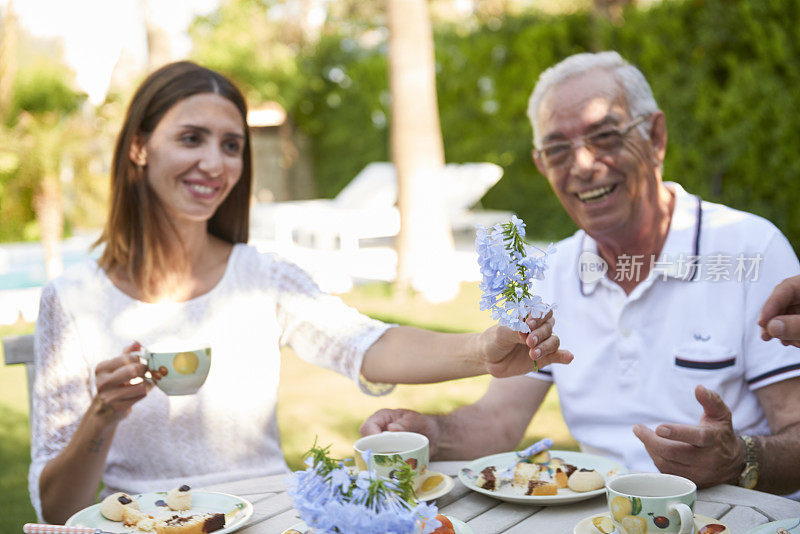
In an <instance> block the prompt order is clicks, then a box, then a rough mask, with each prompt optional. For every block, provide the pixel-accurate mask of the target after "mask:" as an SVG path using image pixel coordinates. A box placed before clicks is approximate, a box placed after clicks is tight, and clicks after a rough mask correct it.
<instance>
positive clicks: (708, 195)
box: [195, 0, 800, 249]
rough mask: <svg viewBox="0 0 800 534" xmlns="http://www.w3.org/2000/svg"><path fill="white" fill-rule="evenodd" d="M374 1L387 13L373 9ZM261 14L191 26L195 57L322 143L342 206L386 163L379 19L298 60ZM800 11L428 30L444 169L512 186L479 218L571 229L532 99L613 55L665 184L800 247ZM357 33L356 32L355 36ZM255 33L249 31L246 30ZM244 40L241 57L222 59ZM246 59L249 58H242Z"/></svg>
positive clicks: (550, 18)
mask: <svg viewBox="0 0 800 534" xmlns="http://www.w3.org/2000/svg"><path fill="white" fill-rule="evenodd" d="M376 4H378V3H376ZM241 6H244V7H242V9H244V10H255V11H256V12H258V10H259V9H262V8H263V2H253V1H252V0H235V1H232V2H230V3H229V6H228V7H227V8H222V9H221V10H220V11H219V13H217V14H215V15H213V16H211V17H207V18H205V19H204V20H202V21H201V22H198V24H197V25H196V26H195V29H196V33H195V36H196V37H197V38H198V39H199V38H200V37H203V39H199V40H200V41H204V42H199V41H198V48H197V56H196V57H197V59H198V60H200V61H203V62H206V63H209V64H211V65H213V66H214V67H216V68H219V69H220V70H222V71H224V72H226V73H228V74H230V75H231V76H233V77H234V78H236V79H237V80H239V81H240V82H241V83H243V84H244V85H245V86H247V87H249V88H252V90H253V91H254V92H255V93H257V94H258V95H259V96H260V97H263V98H275V99H277V100H278V101H280V102H281V104H282V105H284V107H286V108H287V109H288V110H289V112H290V115H292V116H293V118H294V120H295V121H296V123H297V125H298V127H299V128H300V129H301V130H302V131H304V132H305V133H306V134H308V135H309V136H310V137H311V138H312V139H313V144H312V150H313V155H312V156H313V163H314V169H315V179H316V181H317V191H318V192H319V193H320V195H321V196H328V197H330V196H334V195H335V194H336V193H337V192H338V191H339V190H341V188H342V187H344V185H346V184H347V183H348V182H349V181H350V179H351V178H352V177H353V176H355V174H356V173H357V172H358V171H359V170H360V169H361V168H363V167H364V165H366V164H367V163H369V162H371V161H375V160H387V159H389V157H390V155H389V152H388V131H389V125H388V122H389V121H390V120H391V117H390V115H389V109H390V108H389V106H390V97H389V93H388V81H387V34H386V30H385V28H384V27H383V25H382V24H383V20H382V17H381V14H380V9H379V8H376V9H375V11H374V12H372V13H369V12H368V10H367V11H366V12H365V10H362V12H361V13H360V17H356V18H355V19H350V20H351V24H350V25H348V26H342V25H337V24H333V23H329V24H328V25H327V26H326V28H325V30H324V31H323V35H322V36H321V38H320V39H319V40H318V41H316V42H315V43H313V44H312V43H309V42H302V41H299V40H298V41H295V42H294V43H293V44H292V46H291V47H290V49H291V50H293V51H295V52H296V55H295V56H294V62H292V63H289V62H287V57H288V55H289V54H286V55H284V54H280V53H273V52H271V51H270V48H269V47H266V46H263V39H264V38H265V36H268V35H269V32H267V31H263V30H262V29H261V28H262V23H263V22H264V20H268V19H264V18H263V17H262V18H259V17H258V16H255V15H253V16H248V17H243V18H230V17H231V15H230V13H229V10H231V9H233V8H234V7H236V9H234V11H236V10H238V9H239V8H240V7H241ZM798 17H800V0H760V1H758V2H753V1H751V0H685V1H677V0H673V1H664V2H657V3H650V4H648V6H647V7H642V6H639V7H637V6H633V5H632V6H630V7H628V8H626V9H625V10H624V11H623V12H621V13H620V14H618V16H616V17H601V16H598V15H597V13H596V12H594V11H593V10H591V9H578V10H575V11H574V12H569V13H556V14H552V13H542V12H527V13H526V12H523V13H518V14H508V13H506V14H504V15H503V14H498V15H497V16H494V15H493V14H492V13H484V14H482V15H481V14H480V13H479V14H477V15H476V16H474V17H472V18H471V19H470V20H468V21H464V20H461V21H453V20H443V19H441V18H439V19H437V18H434V22H435V32H436V39H435V42H436V62H437V80H438V82H437V85H438V87H437V89H438V96H439V107H440V113H441V123H442V131H443V136H444V143H445V152H446V158H447V160H448V161H451V162H465V161H491V162H494V163H497V164H499V165H501V166H502V167H503V168H504V169H505V175H504V178H503V179H502V180H501V181H500V182H499V183H498V185H497V186H495V187H494V188H493V189H492V190H491V191H489V193H488V194H487V195H486V196H485V197H484V199H483V205H484V207H490V208H500V209H511V210H514V211H515V212H517V214H519V215H520V216H521V217H522V218H523V219H524V220H525V221H526V222H527V223H528V226H529V229H530V230H529V233H530V234H531V235H532V236H535V237H536V238H537V239H553V240H555V239H559V238H563V237H565V236H567V235H569V234H570V233H572V232H573V231H574V230H575V227H574V225H573V223H572V222H571V221H570V220H569V218H568V217H567V216H566V214H565V213H564V212H563V210H562V209H561V208H560V206H559V204H558V202H557V200H556V198H555V196H554V195H553V194H552V193H551V192H550V189H549V186H548V185H547V182H546V181H545V179H544V178H543V177H542V176H541V175H540V174H539V173H538V172H537V170H536V169H535V167H534V165H533V163H532V161H531V158H530V151H531V128H530V125H529V123H528V121H527V118H526V116H525V110H526V107H527V100H528V97H529V95H530V93H531V90H532V88H533V85H534V83H535V81H536V79H537V77H538V75H539V74H540V73H541V71H542V70H543V69H545V68H546V67H547V66H549V65H551V64H553V63H555V62H557V61H558V60H560V59H562V58H564V57H565V56H567V55H569V54H572V53H576V52H583V51H596V50H605V49H615V50H618V51H619V52H620V53H621V54H622V55H623V56H624V57H625V58H627V59H628V60H629V61H631V62H632V63H633V64H635V65H637V66H638V67H639V68H640V69H641V70H642V71H643V72H644V74H645V76H646V77H647V78H648V80H649V81H650V83H651V85H652V87H653V91H654V93H655V96H656V100H657V101H658V102H659V104H660V106H661V108H662V109H663V110H664V112H665V114H666V117H667V125H668V129H669V148H668V151H667V159H666V162H665V177H666V179H668V180H675V181H678V182H680V183H681V184H683V185H684V186H685V187H686V188H687V189H688V190H690V191H692V192H696V193H698V194H700V195H701V196H703V197H704V198H705V199H707V200H711V201H716V202H722V203H725V204H728V205H730V206H733V207H736V208H739V209H743V210H747V211H751V212H754V213H757V214H759V215H762V216H764V217H766V218H768V219H770V220H771V221H773V222H774V223H775V224H776V225H777V226H778V227H779V228H781V229H782V230H783V231H784V233H786V234H787V236H788V237H789V238H790V240H791V241H792V243H793V245H794V246H795V249H797V248H798V246H799V245H800V210H796V209H794V206H795V203H796V199H797V198H800V182H799V181H798V180H797V177H798V175H800V172H799V171H800V158H798V157H797V154H798V153H800V135H798V133H797V127H796V120H795V116H794V113H793V112H792V110H793V109H797V108H798V107H799V106H800V93H798V92H797V91H795V90H794V89H793V88H795V87H797V86H798V83H797V82H798V76H800V62H797V61H796V59H795V58H797V57H800V35H798V33H799V32H800V30H798V26H797V24H796V21H797V20H798ZM353 20H355V21H356V23H353ZM248 21H250V22H249V23H250V24H251V25H252V26H251V27H252V31H243V29H242V26H241V25H242V24H248ZM233 33H236V35H237V45H236V46H234V47H233V48H232V50H233V53H228V52H229V50H231V49H229V50H223V49H222V48H223V47H220V46H218V44H219V43H222V42H224V41H223V39H227V38H228V37H227V36H230V35H231V34H233ZM239 51H241V53H239Z"/></svg>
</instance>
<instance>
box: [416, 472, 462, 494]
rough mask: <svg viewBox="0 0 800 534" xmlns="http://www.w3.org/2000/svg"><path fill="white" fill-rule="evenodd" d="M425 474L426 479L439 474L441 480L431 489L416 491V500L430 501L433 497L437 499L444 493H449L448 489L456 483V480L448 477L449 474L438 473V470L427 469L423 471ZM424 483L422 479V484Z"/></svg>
mask: <svg viewBox="0 0 800 534" xmlns="http://www.w3.org/2000/svg"><path fill="white" fill-rule="evenodd" d="M425 475H426V476H425V479H426V480H427V479H428V478H430V477H432V476H435V475H439V476H441V477H442V481H441V482H440V483H439V485H438V486H436V487H435V488H433V489H430V490H428V491H420V492H418V493H417V500H418V501H432V500H434V499H438V498H439V497H441V496H442V495H446V494H448V493H450V490H451V489H453V486H455V485H456V481H455V480H453V478H452V477H449V476H447V475H445V474H444V473H440V472H438V471H432V470H430V469H428V470H427V471H425ZM424 483H425V482H424V481H423V484H424Z"/></svg>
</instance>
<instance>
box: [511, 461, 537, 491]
mask: <svg viewBox="0 0 800 534" xmlns="http://www.w3.org/2000/svg"><path fill="white" fill-rule="evenodd" d="M541 469H542V467H541V466H540V465H539V464H530V463H528V462H519V463H518V464H517V466H516V467H515V468H514V482H513V485H514V486H515V487H517V488H520V489H522V490H526V489H527V488H528V482H530V481H531V480H539V472H540V471H541Z"/></svg>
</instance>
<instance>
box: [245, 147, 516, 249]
mask: <svg viewBox="0 0 800 534" xmlns="http://www.w3.org/2000/svg"><path fill="white" fill-rule="evenodd" d="M502 175H503V169H502V168H501V167H499V166H498V165H495V164H493V163H450V164H447V165H445V167H444V169H443V171H442V174H441V176H440V178H441V182H440V185H441V188H442V192H443V194H442V197H443V203H444V206H445V209H446V211H447V215H448V218H449V220H450V224H451V227H452V230H453V231H454V232H457V231H462V230H471V229H473V228H474V226H475V225H476V224H482V225H484V226H487V225H491V224H495V223H497V222H501V221H504V220H507V219H509V218H510V217H511V212H507V211H499V210H483V209H474V206H475V204H477V203H478V202H479V201H480V199H481V197H483V195H484V194H486V192H487V191H488V190H489V189H490V188H491V187H492V186H493V185H494V184H496V183H497V181H498V180H499V179H500V178H501V176H502ZM396 203H397V178H396V173H395V169H394V165H393V164H392V163H388V162H374V163H370V164H369V165H367V166H366V167H364V169H363V170H362V171H361V172H360V173H359V174H358V175H357V176H356V177H355V178H353V180H352V181H351V182H350V183H349V184H348V185H347V186H346V187H345V188H344V189H342V191H341V192H340V193H339V194H338V195H337V196H336V197H335V198H333V199H316V200H300V201H291V202H276V203H270V204H257V205H255V206H254V207H253V208H252V210H251V217H250V218H251V234H252V236H253V237H254V238H256V239H259V238H267V239H273V240H275V241H276V242H277V248H278V249H279V250H281V249H284V250H285V249H286V248H287V247H291V246H298V245H300V246H305V247H309V248H314V249H322V250H342V251H350V252H352V251H355V250H357V249H358V248H359V247H360V246H361V242H362V241H363V240H368V239H376V238H385V237H394V236H396V235H397V233H398V232H399V231H400V213H399V211H398V209H397V207H396Z"/></svg>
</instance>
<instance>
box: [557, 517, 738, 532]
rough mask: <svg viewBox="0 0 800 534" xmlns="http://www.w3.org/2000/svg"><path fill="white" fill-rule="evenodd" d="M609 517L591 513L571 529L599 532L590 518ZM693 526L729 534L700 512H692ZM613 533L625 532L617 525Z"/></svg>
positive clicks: (717, 523) (719, 523) (722, 525)
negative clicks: (715, 526) (714, 526)
mask: <svg viewBox="0 0 800 534" xmlns="http://www.w3.org/2000/svg"><path fill="white" fill-rule="evenodd" d="M603 516H605V517H609V518H610V517H611V515H610V514H609V513H608V512H606V513H604V514H596V515H591V516H589V517H587V518H585V519H583V520H582V521H580V522H579V523H578V524H577V525H575V529H574V530H573V531H572V532H573V534H601V532H602V531H601V530H599V529H597V528H596V527H595V526H594V524H593V523H592V519H594V518H595V517H603ZM713 525H718V527H722V529H723V530H718V528H713ZM694 528H695V532H697V534H731V529H729V528H728V527H727V526H726V525H725V523H723V522H722V521H720V520H719V519H714V518H712V517H706V516H704V515H700V514H694ZM613 534H627V533H626V532H625V531H624V530H623V529H622V527H617V529H616V530H614V531H613Z"/></svg>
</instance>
